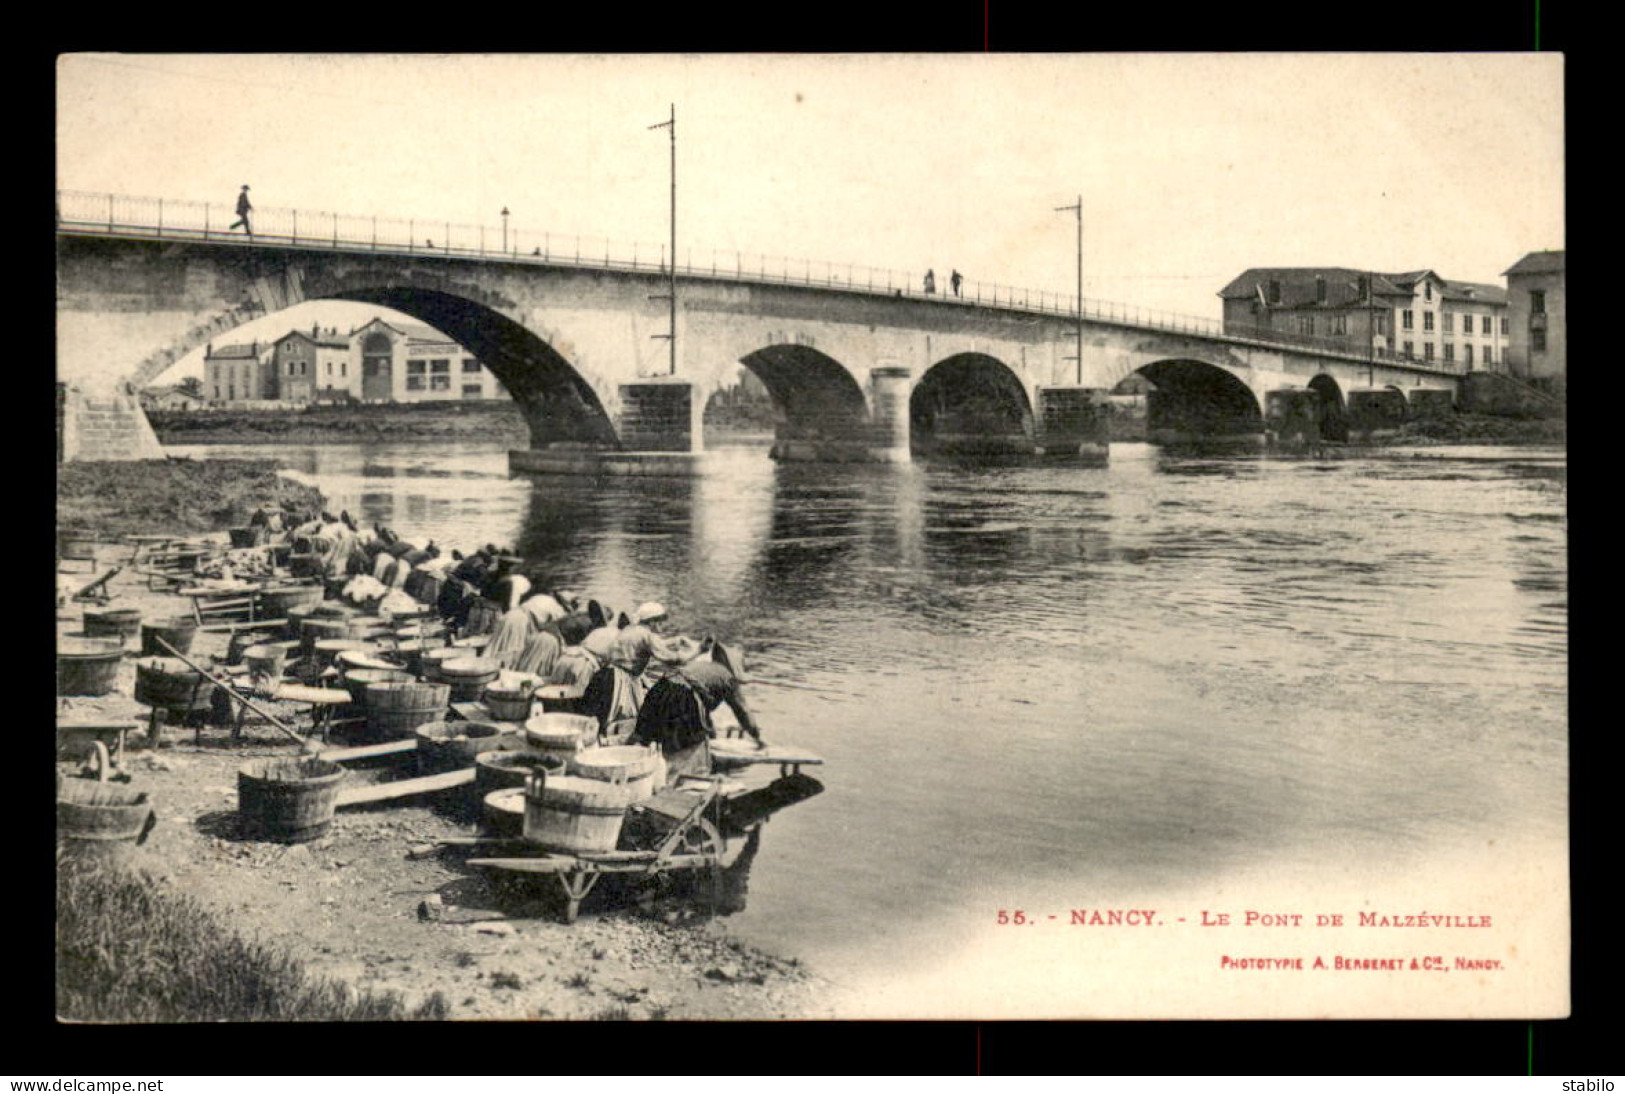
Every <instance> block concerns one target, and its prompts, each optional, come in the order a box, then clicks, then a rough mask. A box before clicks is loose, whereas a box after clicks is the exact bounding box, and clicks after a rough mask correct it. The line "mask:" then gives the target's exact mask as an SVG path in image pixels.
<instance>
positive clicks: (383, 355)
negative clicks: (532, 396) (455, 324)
mask: <svg viewBox="0 0 1625 1094" xmlns="http://www.w3.org/2000/svg"><path fill="white" fill-rule="evenodd" d="M350 352H351V361H352V367H353V368H354V370H355V371H356V372H358V373H359V374H360V376H361V388H360V391H359V392H357V395H358V396H359V397H360V398H361V399H362V400H363V401H365V402H369V403H375V402H396V403H420V402H429V401H431V400H436V399H457V400H463V399H506V398H508V390H507V388H505V387H503V386H502V383H501V382H500V381H499V380H498V379H497V378H496V377H495V376H494V375H492V374H491V371H490V370H489V369H487V368H486V367H485V366H484V364H482V363H481V362H480V360H479V359H478V358H477V357H475V356H474V355H473V354H471V353H469V352H468V351H467V350H466V349H464V348H463V347H462V346H460V345H458V344H457V343H456V342H453V341H452V340H451V339H449V338H447V337H446V336H445V335H443V334H441V333H440V332H439V331H437V330H434V329H433V328H431V327H425V326H422V325H420V324H415V323H391V322H388V321H386V320H384V319H374V320H372V321H371V322H368V323H365V324H363V325H362V326H360V327H357V328H356V329H355V330H354V331H352V332H351V333H350Z"/></svg>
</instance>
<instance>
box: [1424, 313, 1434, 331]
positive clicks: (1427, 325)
mask: <svg viewBox="0 0 1625 1094" xmlns="http://www.w3.org/2000/svg"><path fill="white" fill-rule="evenodd" d="M1422 329H1423V330H1432V329H1433V313H1432V312H1430V311H1425V312H1423V313H1422Z"/></svg>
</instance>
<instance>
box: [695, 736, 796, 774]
mask: <svg viewBox="0 0 1625 1094" xmlns="http://www.w3.org/2000/svg"><path fill="white" fill-rule="evenodd" d="M711 757H712V759H713V760H714V761H715V760H720V761H721V762H722V764H723V765H725V766H739V767H744V766H747V765H749V764H821V763H823V762H824V761H823V759H822V758H821V757H819V756H817V755H814V754H813V753H812V752H810V751H808V750H807V749H805V748H802V747H800V746H799V745H776V744H770V745H768V746H767V747H766V748H762V749H758V748H757V747H756V743H755V742H754V741H749V740H746V739H744V738H737V737H725V738H723V739H721V740H716V741H712V742H711Z"/></svg>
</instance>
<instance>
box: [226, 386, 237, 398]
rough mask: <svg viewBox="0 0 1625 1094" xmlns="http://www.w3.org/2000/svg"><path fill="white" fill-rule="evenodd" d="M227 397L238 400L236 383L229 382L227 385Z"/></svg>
mask: <svg viewBox="0 0 1625 1094" xmlns="http://www.w3.org/2000/svg"><path fill="white" fill-rule="evenodd" d="M226 398H227V399H231V400H233V401H235V400H236V398H237V385H236V384H228V385H226Z"/></svg>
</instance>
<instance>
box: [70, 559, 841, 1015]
mask: <svg viewBox="0 0 1625 1094" xmlns="http://www.w3.org/2000/svg"><path fill="white" fill-rule="evenodd" d="M128 551H129V548H127V547H118V548H115V547H113V546H111V545H103V546H102V547H100V548H99V549H98V555H99V561H98V571H97V572H101V571H103V570H105V569H106V568H107V567H108V566H109V565H115V564H117V563H118V562H120V561H123V560H125V559H127V557H128ZM91 576H93V575H86V576H85V580H87V581H88V580H89V579H90V577H91ZM110 588H111V592H112V593H113V600H112V603H111V605H110V606H112V607H118V608H134V609H137V610H139V611H141V613H142V616H143V618H144V619H157V618H162V617H171V616H175V615H177V614H182V613H183V612H184V611H185V610H187V609H188V606H189V604H188V602H187V601H186V600H184V599H183V598H181V597H178V596H175V595H173V594H170V593H166V592H155V591H152V590H150V589H148V588H147V587H146V583H145V580H144V579H143V578H141V577H139V576H137V575H136V574H134V573H132V572H131V571H129V570H125V571H124V572H122V573H120V574H118V575H117V576H116V577H115V578H114V579H113V581H112V583H111V586H110ZM83 607H84V606H83V605H74V606H72V607H70V608H64V609H59V612H58V619H57V633H58V636H59V638H60V637H62V636H65V635H70V634H74V633H77V632H79V631H80V630H81V622H80V620H81V614H82V610H83ZM226 642H227V636H226V635H224V634H206V633H201V632H200V633H199V635H198V637H197V641H196V644H195V645H194V647H193V651H194V653H196V654H200V655H204V656H209V655H213V656H216V657H220V656H223V655H224V653H225V647H226ZM134 678H135V662H134V659H133V658H132V657H126V659H125V661H124V663H123V664H122V666H121V667H120V671H119V677H118V685H117V688H116V691H115V693H114V694H111V695H107V696H104V697H98V698H68V699H63V700H59V702H58V707H59V711H58V718H59V721H63V722H87V721H125V720H127V721H129V722H131V723H135V722H140V723H142V724H143V725H145V723H146V718H147V708H146V707H144V706H142V705H140V704H137V703H136V702H135V700H134V699H133V698H132V697H131V696H132V694H133V685H134ZM269 705H270V707H271V709H273V710H274V711H275V712H277V713H278V714H279V716H280V717H282V718H283V720H285V721H289V722H290V723H291V724H293V725H295V727H296V728H303V727H305V726H308V724H309V714H308V708H296V707H294V706H293V705H292V704H269ZM143 738H144V732H132V733H131V734H130V747H129V749H128V752H127V755H126V759H125V769H126V770H127V771H128V772H129V774H130V776H131V784H130V785H131V786H132V787H133V788H137V789H142V790H146V791H147V792H148V793H149V794H150V795H151V798H152V800H153V801H154V803H155V804H156V808H157V815H158V825H157V827H156V828H155V829H154V830H153V832H152V834H151V836H150V837H149V839H148V841H147V843H146V844H145V845H144V846H142V847H139V848H136V849H135V851H134V864H135V865H138V866H139V867H140V868H141V869H144V870H146V871H147V872H149V873H150V874H151V875H152V876H153V877H154V878H155V879H156V880H157V881H158V882H159V884H161V885H163V886H165V887H168V888H172V889H174V890H176V891H178V892H183V893H186V894H190V895H192V896H195V897H197V898H198V899H200V900H201V901H203V902H204V903H205V904H206V905H207V906H209V907H210V908H211V909H212V910H214V911H217V912H218V913H219V914H220V915H221V916H222V917H223V918H224V919H225V920H226V921H227V922H230V923H231V924H233V925H234V926H235V927H236V928H237V929H238V930H239V931H240V932H241V933H243V934H244V935H245V937H249V938H252V939H254V940H258V941H263V942H265V943H268V944H271V945H273V946H276V947H279V948H281V949H284V950H285V951H286V952H287V953H288V954H290V955H291V956H293V957H295V958H296V959H297V960H299V961H300V962H301V963H302V964H303V965H304V966H305V967H306V969H307V970H308V971H309V972H310V973H312V974H315V975H317V976H323V977H328V978H332V979H336V980H341V981H344V982H347V983H350V984H352V985H354V986H356V987H361V988H370V989H375V990H388V991H395V992H399V993H400V994H401V995H402V996H403V997H404V998H405V1000H406V1002H407V1004H408V1005H409V1006H415V1005H417V1004H418V1003H421V1002H422V1001H423V1000H425V999H428V998H429V997H430V996H432V995H433V994H434V993H435V992H439V993H441V995H442V996H443V997H444V999H445V1000H446V1002H447V1003H448V1004H449V1007H450V1017H451V1018H452V1019H471V1018H479V1019H492V1018H497V1019H535V1018H559V1019H619V1018H628V1019H655V1018H669V1019H696V1018H707V1019H709V1018H727V1019H775V1018H797V1019H803V1018H818V1017H829V1014H828V1013H827V1012H826V1007H825V1005H824V1002H823V1000H824V998H825V995H826V989H827V988H828V985H827V983H826V982H824V981H822V980H820V979H819V978H818V977H817V976H816V975H814V974H813V973H812V972H810V971H809V970H808V969H806V968H805V967H803V966H802V965H801V964H800V963H799V962H797V961H795V960H794V959H786V958H781V957H778V956H775V955H772V954H768V953H763V952H760V951H757V950H754V949H751V948H749V947H747V946H744V945H742V944H739V943H738V942H736V941H735V940H734V939H732V938H730V937H729V935H728V933H727V931H726V927H725V923H724V922H723V921H722V920H719V919H716V918H708V917H707V916H706V915H705V914H704V913H703V902H702V901H697V900H692V899H681V898H680V895H673V894H672V893H670V892H665V891H647V892H644V891H636V890H633V889H628V890H625V891H623V892H621V893H620V894H619V895H620V898H621V899H620V901H619V902H618V903H617V902H616V900H615V898H616V896H617V893H616V891H615V890H614V889H613V887H611V888H610V889H607V890H606V891H605V892H604V893H603V894H601V899H598V900H597V901H596V905H597V906H595V902H594V901H589V902H588V904H587V906H586V908H585V909H584V911H583V914H582V916H581V918H580V919H579V920H578V921H577V922H576V923H575V924H573V925H570V926H566V925H564V924H562V923H560V922H558V917H557V909H556V907H555V905H554V903H553V902H552V900H551V893H550V891H549V890H545V889H542V890H537V891H527V890H524V889H521V890H518V891H514V892H499V891H498V890H497V889H496V888H495V887H494V886H493V884H492V883H491V882H489V881H488V880H487V878H486V877H485V876H484V875H482V874H480V873H479V872H477V871H476V870H475V869H473V868H471V867H469V866H467V865H466V864H465V861H464V860H465V858H466V857H467V856H466V855H465V854H462V853H459V852H457V851H455V850H447V851H442V852H441V853H439V854H433V855H428V856H425V857H421V858H415V857H408V852H409V851H410V850H411V849H412V848H413V847H416V846H420V845H423V844H427V843H432V842H433V841H435V840H437V839H440V838H443V837H447V836H458V835H472V834H474V833H475V830H476V829H475V825H474V823H473V822H472V821H470V820H468V819H466V816H465V815H463V814H461V813H459V812H458V811H457V810H456V809H454V808H452V807H450V805H449V803H448V802H447V801H445V800H443V799H442V800H435V799H433V798H419V799H410V800H406V801H402V802H398V803H386V804H381V805H376V806H360V807H354V808H347V809H344V810H341V811H340V812H339V813H338V815H337V817H336V819H335V821H334V823H333V826H332V828H331V830H330V832H329V833H328V835H327V836H326V837H325V838H323V839H320V840H317V841H315V842H313V843H308V844H295V845H291V846H285V845H281V844H274V843H265V842H256V841H253V840H251V839H248V838H247V837H246V836H244V835H243V834H242V833H241V832H240V831H239V829H238V825H237V818H236V807H237V785H236V773H237V770H238V768H240V767H241V766H242V765H244V764H246V763H248V762H249V761H250V760H253V759H256V758H261V757H268V756H293V755H296V754H298V746H297V745H296V744H294V743H293V742H292V741H290V740H289V739H288V738H286V737H285V736H283V735H281V734H280V733H278V732H277V731H276V730H275V729H274V728H272V727H271V726H270V725H268V724H266V723H264V722H263V721H255V720H252V719H251V720H250V723H249V725H248V726H247V727H246V729H245V732H244V735H243V737H242V739H241V740H240V741H233V740H232V739H231V737H230V733H229V731H228V730H226V729H222V728H215V727H206V728H204V729H203V730H201V731H200V732H199V731H194V730H193V729H190V728H184V729H183V728H169V729H166V730H164V731H163V740H162V744H161V747H158V748H152V747H150V746H149V745H148V744H147V742H146V741H145V740H144V739H143ZM80 767H81V760H80V759H79V758H78V757H77V756H73V757H65V758H62V759H60V760H59V762H58V769H59V771H61V772H62V773H63V774H65V775H69V776H72V775H75V774H77V773H78V772H79V770H80ZM385 774H386V771H385V770H383V769H377V768H375V769H373V770H370V771H369V770H365V769H362V768H361V767H360V766H359V765H358V766H357V769H356V770H355V773H354V776H353V777H355V778H356V779H358V780H361V781H373V780H376V779H379V778H380V777H382V776H384V775H385ZM608 885H609V882H608V880H606V881H605V882H604V883H602V884H601V885H600V889H605V887H606V886H608ZM209 1017H210V1016H209V1015H205V1014H199V1015H197V1016H196V1019H197V1020H207V1019H208V1018H209Z"/></svg>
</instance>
